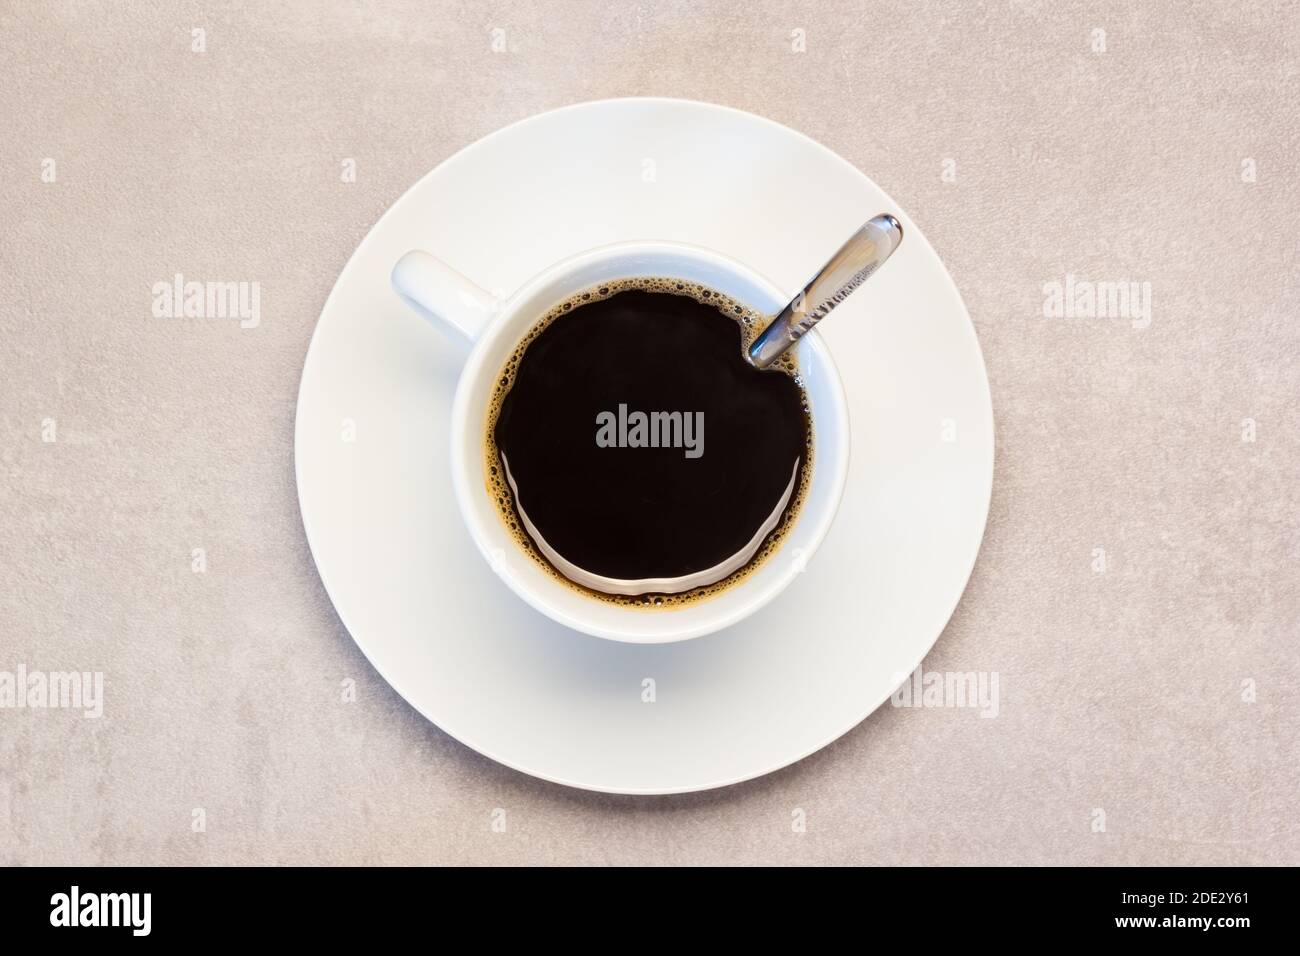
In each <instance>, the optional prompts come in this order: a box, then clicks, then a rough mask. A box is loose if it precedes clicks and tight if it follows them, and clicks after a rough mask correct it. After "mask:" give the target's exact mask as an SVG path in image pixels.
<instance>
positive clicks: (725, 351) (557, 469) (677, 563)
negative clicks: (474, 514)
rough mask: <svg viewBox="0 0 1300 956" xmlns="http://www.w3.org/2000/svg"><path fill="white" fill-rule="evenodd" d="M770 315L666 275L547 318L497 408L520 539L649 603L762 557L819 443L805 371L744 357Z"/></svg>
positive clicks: (499, 447)
mask: <svg viewBox="0 0 1300 956" xmlns="http://www.w3.org/2000/svg"><path fill="white" fill-rule="evenodd" d="M762 321H763V319H762V318H761V317H760V316H757V315H755V314H754V313H752V312H750V311H748V310H747V309H746V308H745V307H744V306H742V305H740V304H738V303H736V302H734V301H732V300H730V299H728V298H725V297H723V296H720V295H719V294H718V293H716V292H713V291H712V290H709V289H707V288H704V287H701V286H698V285H694V284H691V283H686V282H677V281H675V280H665V279H651V280H646V279H641V280H622V281H621V282H619V283H614V284H611V285H609V286H602V287H600V288H596V289H591V290H589V291H587V292H585V293H582V294H581V295H578V296H576V297H574V298H573V299H570V300H569V301H568V302H565V303H563V304H562V305H560V306H558V307H557V308H556V309H554V310H552V311H551V312H550V313H548V314H547V316H545V317H544V318H543V320H542V321H541V322H539V323H538V325H537V326H536V327H535V328H534V329H533V331H532V332H530V333H529V335H528V336H527V337H526V338H525V340H524V341H523V342H522V343H521V344H520V346H519V348H518V349H516V351H515V354H514V355H513V356H512V357H511V359H510V361H509V362H508V363H507V365H506V367H505V368H504V369H503V370H502V373H501V376H500V379H499V382H498V387H497V392H496V396H495V401H494V402H493V405H492V414H491V415H490V416H489V419H490V420H489V431H490V434H489V442H488V456H489V458H488V462H489V475H490V479H489V485H490V488H489V490H490V491H491V492H492V494H493V495H494V496H495V497H496V498H497V500H498V503H499V504H500V505H501V507H502V511H503V514H504V516H505V517H506V520H507V521H508V522H509V523H510V525H511V527H512V529H514V530H515V531H516V532H517V533H518V534H519V535H520V539H521V541H522V542H524V543H525V545H526V546H528V547H529V548H530V550H531V551H532V552H533V553H534V554H535V555H537V556H538V557H539V558H540V559H541V560H543V561H544V562H545V563H547V564H548V565H549V566H550V567H552V568H553V569H555V570H556V571H557V572H558V573H560V574H562V575H563V576H564V577H565V578H567V579H569V580H570V581H572V582H574V583H576V584H578V585H580V586H583V587H585V588H587V589H588V590H591V591H595V592H597V593H599V594H603V595H609V596H613V597H614V598H615V599H617V600H623V601H630V602H632V603H637V604H647V603H649V604H664V603H677V602H679V601H681V600H682V599H684V598H685V599H689V598H694V597H698V596H702V595H704V594H708V593H712V592H713V591H716V590H717V589H718V588H719V587H723V586H726V584H728V583H730V581H731V580H733V579H735V578H736V577H738V576H739V575H741V574H743V573H744V572H745V571H746V570H748V569H749V568H751V567H752V566H753V565H754V564H755V563H757V562H758V561H760V560H761V559H762V557H763V556H764V555H765V553H766V552H767V551H769V550H771V548H772V545H773V544H774V542H775V541H776V540H778V539H779V536H780V535H781V534H782V532H783V530H784V529H785V527H786V526H787V524H788V522H789V520H790V519H791V517H792V516H793V515H794V513H795V512H796V510H797V508H798V506H799V504H800V503H801V500H802V495H803V490H804V487H805V485H806V483H807V479H808V476H809V474H810V454H811V450H812V439H811V430H810V427H809V414H808V402H807V398H806V396H805V394H804V391H803V388H802V387H801V384H800V382H799V380H798V376H797V374H796V370H795V368H794V366H793V364H792V363H790V362H786V363H785V364H784V366H781V367H778V368H775V369H772V370H768V371H759V370H757V369H755V368H754V367H753V366H751V365H750V364H749V363H748V362H746V361H745V359H744V357H743V350H744V346H745V344H746V342H747V341H748V340H749V339H750V338H752V335H753V333H754V332H756V331H757V330H758V326H759V325H761V323H762ZM667 595H677V597H675V598H674V597H667Z"/></svg>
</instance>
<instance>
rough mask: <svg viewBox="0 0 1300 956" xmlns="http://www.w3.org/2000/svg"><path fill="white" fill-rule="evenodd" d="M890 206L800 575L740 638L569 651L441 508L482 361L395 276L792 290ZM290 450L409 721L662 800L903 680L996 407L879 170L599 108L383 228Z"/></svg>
mask: <svg viewBox="0 0 1300 956" xmlns="http://www.w3.org/2000/svg"><path fill="white" fill-rule="evenodd" d="M881 212H891V213H893V214H894V215H896V216H897V217H898V218H899V220H900V221H901V222H902V224H903V230H904V237H905V238H904V240H903V244H902V246H901V248H900V249H899V250H898V252H897V253H895V254H894V256H893V258H892V259H890V261H889V263H888V264H886V265H885V266H884V267H883V268H882V269H881V270H880V272H879V273H877V275H876V276H875V277H873V278H872V279H871V281H870V282H869V283H868V284H867V286H864V287H863V289H861V290H860V291H858V292H857V293H856V294H855V295H854V296H853V297H852V298H850V299H849V300H847V301H846V302H845V303H844V304H843V305H841V306H840V307H839V309H838V310H836V312H835V314H834V315H833V316H832V317H831V318H830V319H828V320H827V321H826V322H825V323H823V324H822V325H821V326H819V331H820V332H821V333H822V334H823V336H824V337H825V339H826V341H827V342H828V343H829V345H830V348H831V350H832V352H833V353H834V355H835V361H836V363H837V365H838V366H839V369H840V372H841V374H842V376H843V378H844V383H845V387H846V389H847V391H848V397H849V406H850V420H851V422H852V464H851V468H850V474H849V482H848V488H847V491H846V492H845V496H844V503H843V504H842V506H841V508H840V512H839V516H838V518H837V519H836V522H835V525H834V527H832V529H831V532H830V534H829V536H828V537H827V538H826V541H825V542H824V543H823V545H822V546H821V549H820V550H819V551H818V552H817V555H816V557H815V559H814V560H813V561H812V562H811V563H810V564H809V565H808V569H807V573H805V574H804V575H803V576H802V577H801V578H800V579H799V580H798V581H796V582H795V583H794V584H793V585H791V587H790V588H789V590H787V591H786V593H785V594H784V595H783V596H782V597H781V598H780V599H779V600H777V601H776V602H774V603H773V604H772V605H770V606H769V607H767V608H766V609H764V610H763V611H761V612H759V613H758V614H756V615H755V616H754V617H752V618H750V619H749V620H747V621H745V622H743V623H742V624H740V625H738V626H736V627H734V628H731V629H730V630H727V631H723V632H721V633H718V634H714V635H711V636H709V637H704V638H699V639H696V640H691V641H686V642H683V643H679V644H665V645H647V646H638V645H631V644H620V643H616V642H613V641H606V640H601V639H599V638H594V637H589V636H586V635H582V634H578V633H576V632H573V631H569V630H567V629H565V628H563V627H561V626H559V625H557V624H554V623H552V622H550V621H548V620H547V619H546V618H543V617H542V616H541V615H539V614H538V613H537V612H536V611H533V610H532V609H531V608H529V607H528V606H527V605H526V604H524V603H523V601H521V600H520V599H518V598H517V597H515V596H514V595H513V594H512V593H510V591H509V590H507V588H506V586H505V585H504V584H503V583H502V582H501V581H500V580H499V579H498V578H497V576H496V575H495V574H494V573H493V571H492V570H491V569H490V568H489V567H488V566H487V565H486V564H485V563H484V562H483V560H482V559H481V558H480V556H479V555H478V553H477V551H476V550H475V547H474V545H473V544H472V543H471V541H470V539H469V536H468V534H467V532H466V531H465V529H464V527H463V526H462V523H461V520H460V517H459V515H458V513H457V511H456V506H455V502H454V500H453V496H452V490H451V481H450V475H449V472H448V467H447V460H446V458H447V447H448V440H449V439H448V410H449V407H450V404H451V397H452V392H453V389H454V386H455V383H456V375H457V372H458V369H459V367H460V364H461V361H462V360H463V358H464V355H465V353H466V347H465V346H463V345H461V344H460V343H457V342H454V341H452V340H450V339H447V338H443V337H442V336H441V335H440V334H439V333H438V332H436V331H435V330H434V329H432V328H431V327H429V325H428V324H427V323H426V322H424V321H423V320H422V319H420V318H419V317H418V316H416V315H415V314H413V313H412V312H411V311H410V310H409V309H408V308H407V307H406V306H404V305H403V304H402V303H401V302H400V301H398V299H397V297H396V296H395V295H394V294H393V293H392V292H391V291H390V290H389V287H388V274H389V270H390V269H391V268H392V265H393V263H394V262H395V261H396V260H397V258H398V257H399V256H401V255H402V253H404V252H406V251H407V250H408V249H410V248H413V247H422V248H424V249H427V250H428V251H430V252H432V253H434V254H435V255H437V256H439V257H441V258H443V259H445V260H446V261H447V262H448V263H451V264H452V265H454V266H455V267H456V268H458V269H459V270H460V271H462V272H463V273H465V274H466V275H467V276H469V277H470V278H471V279H473V280H474V281H476V282H478V283H479V284H480V285H482V286H484V287H486V288H489V289H494V290H497V291H500V292H503V293H504V292H508V291H510V290H511V289H513V288H515V287H516V286H517V285H519V284H520V283H522V282H523V281H524V280H526V279H527V278H529V277H530V276H531V275H533V274H534V273H536V272H538V271H539V270H541V269H542V268H543V267H544V266H546V265H549V264H550V263H552V262H554V261H555V260H557V259H560V258H562V257H564V256H567V255H570V254H572V253H576V252H578V251H580V250H583V249H587V248H590V247H593V246H598V245H603V244H606V243H611V242H617V241H624V240H632V239H673V240H679V241H682V242H689V243H695V244H697V245H702V246H708V247H711V248H713V249H717V250H719V251H721V252H723V253H725V254H727V255H730V256H732V257H734V258H736V259H739V260H740V261H742V262H744V263H746V264H748V265H749V266H751V267H752V268H754V269H755V270H756V271H758V272H759V273H762V274H764V275H766V276H767V277H768V278H769V279H771V280H772V281H773V283H775V285H776V286H777V287H779V288H781V289H784V290H788V291H789V292H790V293H792V294H793V293H794V292H795V291H797V290H798V289H799V288H800V287H801V286H802V285H803V283H804V282H805V281H806V280H807V279H808V278H809V276H810V275H811V274H812V273H813V272H815V271H816V270H817V268H818V267H820V266H821V264H822V263H823V262H824V261H825V260H826V258H827V257H828V256H829V254H830V253H832V252H833V251H834V250H835V249H836V248H837V247H838V246H839V244H840V242H841V241H842V240H843V239H844V238H845V237H847V236H848V235H849V233H851V232H852V231H853V230H854V229H856V228H857V227H858V226H860V225H861V224H862V223H863V222H864V221H865V220H866V219H868V218H870V217H871V216H873V215H875V214H877V213H881ZM350 435H351V436H353V437H354V440H352V441H348V440H346V439H347V438H348V437H349V436H350ZM295 456H296V466H297V475H298V496H299V500H300V503H301V506H302V514H303V523H304V525H305V527H306V530H307V537H308V541H309V542H310V545H311V549H312V554H313V556H314V557H315V559H316V565H317V567H318V568H319V569H320V574H321V579H322V580H323V581H324V584H325V588H326V590H327V591H328V592H329V595H330V598H331V599H332V600H333V602H334V606H335V608H336V609H337V610H338V613H339V616H340V618H341V619H342V620H343V623H344V624H345V625H346V626H347V628H348V630H349V632H350V633H351V634H352V637H353V639H354V640H355V641H356V642H357V644H358V645H359V646H360V648H361V650H362V651H363V652H364V653H365V655H366V656H367V657H368V658H369V659H370V661H371V663H373V664H374V666H375V667H376V669H377V670H378V671H379V673H380V674H381V675H383V677H384V679H385V680H387V681H388V682H389V683H390V684H391V685H392V686H393V687H394V688H395V689H396V690H397V692H398V693H400V694H401V695H402V696H403V697H404V698H406V700H407V701H409V702H410V703H411V705H412V706H413V707H415V708H416V709H417V710H419V711H420V713H422V714H424V715H425V716H426V717H427V718H428V719H429V720H431V721H433V722H434V723H435V724H437V725H438V726H439V727H440V728H442V729H443V730H444V731H446V732H447V733H448V734H451V735H452V736H453V737H455V738H456V739H457V740H460V741H461V742H463V743H465V744H466V745H468V746H470V747H472V748H474V749H475V750H477V751H479V752H480V753H482V754H485V755H487V756H489V757H491V758H493V759H495V760H498V761H500V762H501V763H504V764H506V765H508V766H511V767H514V768H516V769H518V770H522V771H524V772H526V773H529V774H533V775H534V776H537V777H542V778H545V779H547V780H552V781H556V782H558V783H562V784H568V785H570V786H575V787H584V788H587V789H592V790H605V791H614V792H623V793H672V792H679V791H687V790H700V789H706V788H709V787H719V786H723V785H725V784H730V783H735V782H738V781H741V780H745V779H748V778H751V777H756V776H759V775H761V774H765V773H769V772H771V771H773V770H776V769H778V768H780V767H783V766H785V765H787V764H789V763H792V762H794V761H796V760H798V759H800V758H801V757H804V756H807V755H808V754H810V753H812V752H814V751H816V750H818V749H820V748H821V747H823V746H825V745H826V744H828V743H830V742H831V741H833V740H834V739H835V738H837V737H839V736H840V735H841V734H843V733H845V732H846V731H848V730H849V729H850V728H852V727H853V726H854V725H855V724H857V723H858V722H859V721H861V720H862V719H863V718H864V717H866V716H867V715H868V714H870V713H871V711H873V710H874V709H875V708H876V707H877V706H879V705H880V704H881V703H882V702H883V701H884V700H885V699H887V698H888V696H889V694H890V692H891V691H892V690H893V689H894V687H895V686H896V685H897V684H898V683H899V682H900V680H901V678H902V675H905V674H910V673H911V671H912V670H913V669H915V667H916V665H917V664H918V663H919V662H920V661H921V659H922V658H923V657H924V656H925V654H926V652H927V651H928V650H929V649H930V647H931V645H932V644H933V643H934V641H935V639H936V638H937V637H938V635H939V633H940V631H942V629H943V627H944V625H945V624H946V623H947V621H948V618H949V616H950V615H951V614H952V611H953V609H954V608H955V606H956V604H957V600H958V598H960V596H961V593H962V589H963V588H964V587H965V585H966V580H967V578H968V577H969V575H970V571H971V568H972V567H973V565H974V562H975V556H976V553H977V552H978V550H979V545H980V540H981V538H982V537H983V533H984V522H985V518H986V516H987V513H988V504H989V494H990V491H991V487H992V477H993V413H992V407H991V404H990V400H989V391H988V383H987V380H986V377H985V372H984V362H983V359H982V357H981V355H980V349H979V343H978V342H977V340H976V338H975V333H974V330H973V329H972V327H971V323H970V319H969V317H968V316H967V314H966V309H965V307H964V306H963V305H962V301H961V298H960V296H959V295H958V293H957V290H956V288H955V287H954V286H953V283H952V280H951V279H950V278H949V276H948V273H947V272H946V271H945V270H944V267H943V264H942V263H941V262H940V261H939V259H938V257H937V256H936V255H935V253H934V250H933V249H931V248H930V245H929V244H928V243H927V242H926V240H925V238H924V236H922V235H921V233H920V231H919V230H918V229H917V228H916V226H915V225H914V224H913V223H912V221H911V220H910V219H909V218H908V217H907V215H906V214H905V213H904V212H903V211H902V210H900V209H899V207H898V206H897V205H896V204H895V203H894V202H893V201H892V200H890V199H889V197H888V196H886V195H885V194H884V193H883V192H881V190H880V189H879V188H878V187H877V186H876V185H875V184H874V183H872V182H871V181H870V180H869V179H867V178H866V177H865V176H864V175H862V173H860V172H858V171H857V170H856V169H854V168H853V167H852V166H850V165H849V164H848V163H846V162H845V161H844V160H842V159H840V158H839V157H838V156H836V155H835V154H834V153H832V152H830V151H829V150H827V149H826V148H824V147H822V146H820V145H818V144H817V143H815V142H813V141H812V140H809V139H807V138H806V137H804V136H802V135H800V134H798V133H795V132H793V131H791V130H789V129H786V128H785V127H782V126H779V125H777V124H775V123H772V122H770V121H768V120H765V119H761V118H759V117H757V116H752V115H750V114H747V113H741V112H738V111H736V110H731V109H727V108H723V107H719V106H711V105H707V104H702V103H692V102H686V101H681V100H663V99H626V100H607V101H602V102H596V103H584V104H581V105H578V106H572V107H568V108H565V109H560V110H555V111H554V112H550V113H545V114H543V115H540V116H536V117H533V118H531V119H528V120H524V121H523V122H520V123H516V124H515V125H513V126H510V127H508V128H506V129H503V130H501V131H499V132H497V133H494V134H493V135H491V136H489V137H487V138H486V139H483V140H481V141H479V142H477V143H475V144H473V145H472V146H469V147H467V148H466V149H464V150H462V151H461V152H459V153H457V154H456V155H455V156H453V157H452V158H451V159H449V160H447V161H446V162H445V163H443V164H442V165H441V166H439V167H438V168H437V169H435V170H433V172H431V173H429V174H428V175H427V176H425V177H424V178H423V179H421V180H420V181H419V182H418V183H416V184H415V186H413V187H412V188H411V189H410V190H409V191H408V192H407V193H406V194H405V195H404V196H403V197H402V198H401V199H400V200H399V201H398V202H397V203H395V204H394V205H393V207H392V208H391V209H390V210H389V211H388V212H387V213H386V214H385V215H384V216H383V218H382V219H380V221H379V222H378V223H377V224H376V225H375V227H374V228H373V229H372V230H371V231H370V234H369V235H368V236H366V238H365V240H364V241H362V243H361V245H360V246H359V247H358V248H357V251H356V253H355V254H354V255H353V256H352V259H351V260H350V261H349V262H348V264H347V266H346V267H345V268H344V270H343V273H342V275H340V276H339V280H338V283H337V284H336V285H335V287H334V290H333V292H332V293H331V294H330V297H329V299H328V301H327V302H326V303H325V308H324V311H323V312H322V313H321V317H320V323H319V324H318V325H317V327H316V332H315V334H314V336H313V337H312V342H311V347H310V349H309V351H308V354H307V362H306V367H305V369H304V371H303V377H302V386H301V389H300V392H299V396H298V418H297V426H296V436H295ZM647 680H653V681H654V684H653V691H654V694H653V696H654V702H653V703H647V702H645V700H644V698H645V697H646V696H648V694H647V692H646V690H645V689H644V688H646V687H647V686H648V685H646V683H645V681H647Z"/></svg>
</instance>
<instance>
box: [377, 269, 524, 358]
mask: <svg viewBox="0 0 1300 956" xmlns="http://www.w3.org/2000/svg"><path fill="white" fill-rule="evenodd" d="M391 281H392V285H393V291H394V292H396V293H397V294H398V295H399V296H400V297H401V298H402V300H403V301H405V302H406V303H407V305H409V306H411V307H412V308H413V309H415V311H416V312H419V313H420V314H421V315H422V316H424V317H425V318H426V319H428V320H429V321H430V322H431V323H432V324H433V325H435V326H437V327H438V328H441V329H443V330H444V331H447V330H450V331H452V332H453V333H454V334H456V335H459V336H462V337H464V338H465V339H467V340H469V341H470V342H473V341H474V340H475V339H477V338H478V337H479V335H481V334H482V332H483V330H484V329H485V328H487V326H488V323H489V322H490V321H491V320H492V317H493V316H494V315H495V314H496V311H497V309H498V308H499V307H500V305H501V300H500V299H498V298H497V297H496V296H494V295H493V294H492V293H491V292H488V291H487V290H486V289H483V288H480V287H479V286H477V285H475V284H474V283H473V282H471V281H470V280H469V279H467V278H465V277H464V276H463V275H461V274H460V273H459V272H457V271H456V270H455V269H453V268H452V267H451V266H449V265H447V263H445V262H443V261H442V260H441V259H439V258H437V257H436V256H431V255H429V253H427V252H424V251H422V250H420V249H412V250H411V251H410V252H408V253H407V254H406V255H404V256H402V258H400V259H398V260H397V264H396V265H395V266H393V274H392V277H391Z"/></svg>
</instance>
